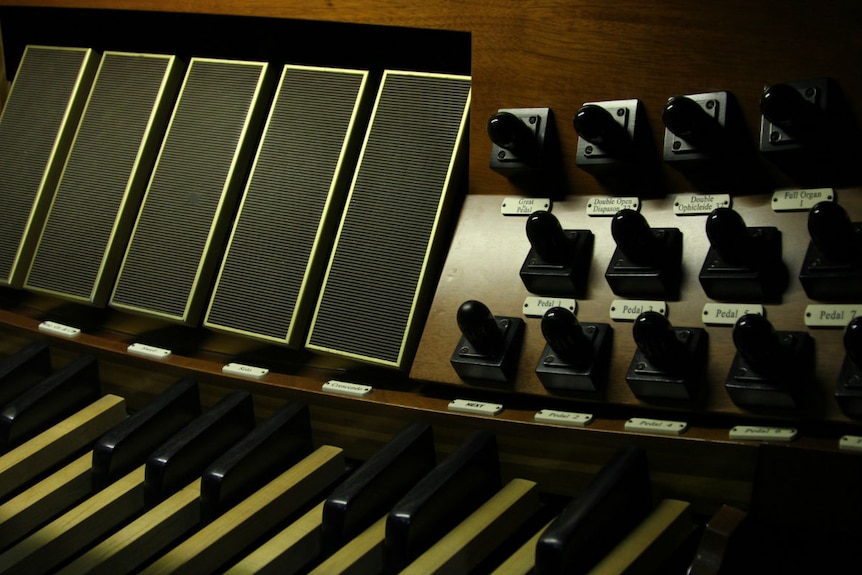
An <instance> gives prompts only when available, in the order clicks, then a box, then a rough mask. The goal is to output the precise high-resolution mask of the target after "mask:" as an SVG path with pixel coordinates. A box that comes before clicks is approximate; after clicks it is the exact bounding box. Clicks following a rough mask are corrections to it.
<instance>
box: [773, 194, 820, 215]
mask: <svg viewBox="0 0 862 575" xmlns="http://www.w3.org/2000/svg"><path fill="white" fill-rule="evenodd" d="M833 201H835V192H834V191H833V190H832V188H810V189H801V188H800V189H787V190H776V191H775V192H773V193H772V209H773V211H776V212H796V211H803V210H810V209H811V208H813V207H814V205H815V204H817V203H819V202H833Z"/></svg>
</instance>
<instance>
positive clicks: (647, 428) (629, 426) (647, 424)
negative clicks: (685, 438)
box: [625, 417, 688, 435]
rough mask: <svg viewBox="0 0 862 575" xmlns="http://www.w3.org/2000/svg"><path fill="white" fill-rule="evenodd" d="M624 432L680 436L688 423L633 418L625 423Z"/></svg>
mask: <svg viewBox="0 0 862 575" xmlns="http://www.w3.org/2000/svg"><path fill="white" fill-rule="evenodd" d="M625 428H626V431H637V432H640V433H655V434H658V435H682V434H683V432H685V430H686V429H688V423H686V422H684V421H667V420H664V419H647V418H645V417H633V418H631V419H629V420H628V421H626V425H625Z"/></svg>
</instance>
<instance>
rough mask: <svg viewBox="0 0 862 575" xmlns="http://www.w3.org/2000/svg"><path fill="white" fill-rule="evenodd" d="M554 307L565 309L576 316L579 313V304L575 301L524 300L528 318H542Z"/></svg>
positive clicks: (545, 298)
mask: <svg viewBox="0 0 862 575" xmlns="http://www.w3.org/2000/svg"><path fill="white" fill-rule="evenodd" d="M552 307H564V308H566V309H567V310H569V311H570V312H572V313H574V314H576V313H578V302H576V301H575V300H573V299H565V298H563V299H554V298H550V297H528V298H526V299H525V300H524V315H525V316H527V317H542V316H543V315H545V312H546V311H548V310H549V309H551V308H552Z"/></svg>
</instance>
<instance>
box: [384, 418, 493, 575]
mask: <svg viewBox="0 0 862 575" xmlns="http://www.w3.org/2000/svg"><path fill="white" fill-rule="evenodd" d="M501 485H502V480H501V478H500V461H499V455H498V453H497V438H496V436H495V435H494V434H493V433H491V432H490V431H486V430H482V431H477V432H475V433H474V434H472V435H471V436H470V437H468V438H467V439H466V440H465V441H464V442H463V443H462V444H461V445H460V446H458V449H456V450H455V451H453V452H452V453H451V454H450V455H449V457H447V458H446V459H445V460H443V461H442V462H441V463H440V464H439V465H438V466H437V467H435V468H434V469H433V470H432V471H431V472H430V473H429V474H428V475H426V476H425V477H424V478H422V480H421V481H420V482H419V483H417V484H416V486H415V487H414V488H413V489H411V490H410V492H408V493H407V495H405V496H404V497H403V498H402V499H401V500H400V501H398V503H396V504H395V506H394V507H393V508H392V509H391V510H390V511H389V515H388V516H387V518H386V537H385V540H384V542H383V571H384V573H398V572H400V571H401V570H402V569H404V567H406V566H407V565H408V564H409V563H410V562H412V561H413V560H414V559H416V557H418V556H419V555H421V554H422V553H423V552H424V551H425V550H427V549H428V548H429V547H430V546H431V545H432V544H433V543H434V542H435V541H436V540H437V539H439V538H440V537H442V536H443V535H444V534H445V533H446V532H447V531H449V530H450V529H451V528H452V527H454V526H455V525H457V524H458V523H460V522H461V521H463V520H464V519H465V518H466V517H467V516H468V515H470V514H471V513H472V512H473V511H475V510H476V509H478V508H479V507H480V506H481V505H482V504H483V503H485V502H486V501H487V500H488V499H489V498H490V497H491V496H492V495H493V494H494V493H496V492H497V491H499V490H500V488H501Z"/></svg>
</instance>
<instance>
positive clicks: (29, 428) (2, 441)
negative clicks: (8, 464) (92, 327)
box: [0, 355, 101, 450]
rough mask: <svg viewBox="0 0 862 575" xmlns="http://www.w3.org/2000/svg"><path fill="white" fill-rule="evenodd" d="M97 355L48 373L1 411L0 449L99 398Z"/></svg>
mask: <svg viewBox="0 0 862 575" xmlns="http://www.w3.org/2000/svg"><path fill="white" fill-rule="evenodd" d="M100 387H101V386H100V384H99V366H98V363H97V362H96V357H95V356H92V355H82V356H79V357H77V358H75V359H73V360H72V361H70V362H69V363H68V364H67V365H65V366H63V367H62V368H61V369H59V370H57V371H56V372H55V373H54V374H52V375H50V376H48V377H47V378H45V379H44V380H42V381H41V382H39V383H38V384H36V385H35V386H33V387H31V388H30V389H29V390H27V391H25V392H24V393H22V394H21V395H19V396H18V397H16V398H15V399H14V400H12V401H11V402H9V403H8V404H6V405H5V406H4V407H3V409H2V411H0V449H3V450H7V449H10V448H11V447H15V446H16V445H19V444H21V443H23V442H24V441H26V440H27V439H30V438H31V437H33V436H34V435H36V434H37V433H39V432H40V431H42V430H44V429H45V428H47V427H50V426H51V425H53V424H55V423H57V422H58V421H60V420H61V419H63V418H64V417H67V416H69V415H71V414H72V413H75V412H76V411H78V410H79V409H82V408H83V407H85V406H86V405H88V404H90V403H92V402H93V401H95V400H96V399H98V398H99V396H100V394H101V390H100Z"/></svg>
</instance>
